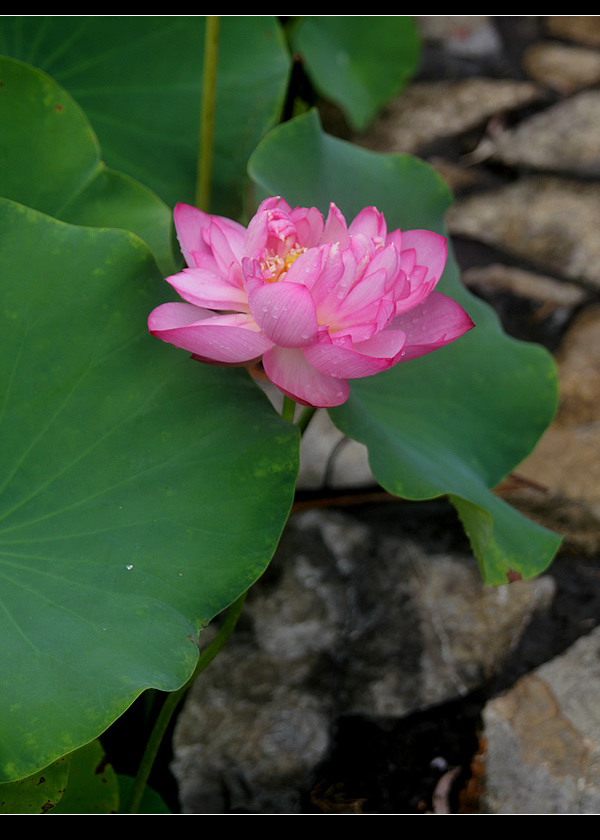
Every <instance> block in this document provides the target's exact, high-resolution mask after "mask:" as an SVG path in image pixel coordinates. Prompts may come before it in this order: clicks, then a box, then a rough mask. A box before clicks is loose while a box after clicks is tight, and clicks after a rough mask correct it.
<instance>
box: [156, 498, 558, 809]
mask: <svg viewBox="0 0 600 840" xmlns="http://www.w3.org/2000/svg"><path fill="white" fill-rule="evenodd" d="M553 594H554V586H553V582H552V580H551V578H546V577H544V578H540V579H538V580H536V581H528V582H524V581H521V582H519V583H516V584H511V585H510V586H503V587H496V588H492V587H485V586H484V585H483V584H482V582H481V578H480V575H479V572H478V569H477V565H476V563H475V562H474V560H473V559H472V558H471V557H470V556H468V555H465V554H463V553H456V552H452V551H448V550H446V551H443V550H437V551H436V550H434V549H433V548H432V547H431V546H430V547H427V546H424V545H422V544H421V543H419V542H416V541H415V540H413V539H408V538H403V537H401V536H397V535H394V534H391V533H387V534H385V535H384V534H382V529H381V528H376V527H369V526H367V525H366V524H365V523H364V522H362V521H361V520H360V519H359V518H356V517H353V516H350V515H347V514H341V513H340V512H338V511H309V512H306V513H302V514H298V515H295V516H294V517H293V518H292V520H291V521H290V523H289V526H288V528H287V529H286V533H285V534H284V538H283V540H282V543H281V546H280V548H279V550H278V552H277V555H276V557H275V559H274V560H273V562H272V564H271V567H270V569H269V571H268V573H267V574H266V575H265V577H264V579H263V580H262V581H260V582H259V583H258V584H257V585H256V586H255V587H254V588H253V589H252V590H251V592H250V593H249V596H248V600H247V602H246V605H245V609H244V616H245V628H242V630H241V632H240V633H236V635H235V636H234V638H233V639H232V640H231V641H230V642H229V644H228V646H227V647H226V648H225V649H224V650H223V651H222V652H221V653H220V654H219V656H218V657H217V659H216V660H215V662H214V663H212V664H211V666H210V668H209V669H208V670H207V671H205V672H204V673H203V674H202V678H201V679H199V680H197V682H196V684H195V685H194V687H193V690H192V693H191V696H190V698H189V699H188V701H187V703H186V707H185V710H184V711H183V712H182V714H181V716H180V718H179V720H178V724H177V730H176V733H175V738H174V749H175V759H174V762H173V772H174V774H175V776H176V777H177V778H178V779H179V785H180V798H181V801H182V806H183V809H184V811H186V812H188V813H210V812H213V813H223V812H229V813H231V812H236V811H237V812H240V811H241V812H246V813H247V812H250V813H298V812H299V809H300V793H301V791H302V789H303V787H304V786H305V785H306V784H307V780H308V779H309V777H310V775H311V772H312V771H313V770H314V769H315V768H316V767H317V765H318V764H319V762H320V761H322V760H324V759H325V757H326V755H327V752H328V748H329V747H330V744H331V742H332V739H333V734H334V731H335V727H336V721H337V720H338V719H340V718H345V717H346V718H347V717H353V716H363V715H364V716H366V717H375V718H384V719H390V720H397V719H399V718H401V717H403V716H406V715H408V714H409V713H412V712H415V711H417V710H420V709H425V708H427V707H428V706H430V705H432V704H437V703H442V702H444V701H446V700H449V699H456V698H458V697H464V696H466V695H467V694H468V693H469V692H470V691H472V690H473V689H475V688H478V687H480V686H481V685H482V684H484V683H485V682H486V681H488V680H489V679H491V678H492V677H493V675H494V674H496V673H498V671H499V669H500V668H501V666H502V663H503V661H504V660H505V659H506V657H507V656H508V655H509V653H510V651H511V650H512V649H513V648H514V646H515V645H516V644H517V643H518V641H519V639H520V637H521V635H522V633H523V632H524V630H525V628H526V627H527V625H528V624H529V622H530V621H531V619H532V616H533V615H534V614H535V613H536V612H537V611H540V610H545V609H547V608H548V606H549V604H550V603H551V602H552V598H553Z"/></svg>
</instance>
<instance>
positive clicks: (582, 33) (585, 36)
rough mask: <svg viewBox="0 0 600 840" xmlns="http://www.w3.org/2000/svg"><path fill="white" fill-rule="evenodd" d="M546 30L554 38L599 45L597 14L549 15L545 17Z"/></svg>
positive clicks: (599, 34)
mask: <svg viewBox="0 0 600 840" xmlns="http://www.w3.org/2000/svg"><path fill="white" fill-rule="evenodd" d="M546 31H547V33H548V34H549V35H552V36H553V37H555V38H563V39H565V40H568V41H575V42H576V43H578V44H585V45H586V46H590V47H600V18H599V17H598V16H597V15H573V16H568V15H565V16H561V15H550V16H549V17H548V18H546Z"/></svg>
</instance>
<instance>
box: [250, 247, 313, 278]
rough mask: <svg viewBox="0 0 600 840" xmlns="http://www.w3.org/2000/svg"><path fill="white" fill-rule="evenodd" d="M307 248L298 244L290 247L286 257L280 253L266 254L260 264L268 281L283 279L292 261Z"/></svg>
mask: <svg viewBox="0 0 600 840" xmlns="http://www.w3.org/2000/svg"><path fill="white" fill-rule="evenodd" d="M306 250H307V249H306V248H302V247H301V246H300V245H297V246H296V247H294V248H290V250H289V251H288V253H287V254H286V255H285V257H280V256H279V255H278V254H268V255H265V257H264V259H263V260H262V261H261V264H260V266H261V268H262V270H263V277H264V279H265V280H266V282H267V283H276V282H277V281H278V280H281V278H282V276H283V275H284V274H285V273H286V272H287V270H288V268H289V267H290V266H291V265H292V263H294V262H296V260H297V259H298V257H299V256H300V254H303V253H304V252H305V251H306Z"/></svg>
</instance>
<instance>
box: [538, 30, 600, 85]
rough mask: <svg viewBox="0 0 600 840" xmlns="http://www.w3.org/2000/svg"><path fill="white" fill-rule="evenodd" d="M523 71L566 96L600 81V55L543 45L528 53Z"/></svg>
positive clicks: (578, 49) (539, 44) (575, 49)
mask: <svg viewBox="0 0 600 840" xmlns="http://www.w3.org/2000/svg"><path fill="white" fill-rule="evenodd" d="M523 69H524V70H525V72H526V73H527V75H528V76H529V77H530V78H531V79H533V80H534V81H536V82H539V83H540V84H543V85H546V86H547V87H549V88H552V89H554V90H556V91H558V92H559V93H561V94H565V95H566V94H569V93H573V92H574V91H576V90H579V89H581V88H584V87H589V86H590V85H595V84H597V83H598V82H599V81H600V55H599V54H598V53H597V52H596V51H595V50H589V49H584V48H582V47H574V46H570V45H566V44H561V43H551V42H546V43H544V42H541V43H538V44H532V45H531V47H529V48H528V49H527V50H526V51H525V53H524V55H523Z"/></svg>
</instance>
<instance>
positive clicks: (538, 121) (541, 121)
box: [494, 54, 600, 177]
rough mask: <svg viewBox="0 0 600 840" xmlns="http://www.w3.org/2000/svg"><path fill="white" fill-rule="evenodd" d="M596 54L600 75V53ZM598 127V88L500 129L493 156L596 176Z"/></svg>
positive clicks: (598, 170)
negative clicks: (512, 125)
mask: <svg viewBox="0 0 600 840" xmlns="http://www.w3.org/2000/svg"><path fill="white" fill-rule="evenodd" d="M596 58H597V59H598V65H599V66H598V74H599V78H600V54H597V55H596ZM599 129H600V92H598V91H596V90H589V91H583V92H582V93H579V94H577V95H576V96H572V97H570V98H568V99H566V100H565V101H563V102H558V103H557V104H556V105H553V106H552V107H550V108H547V109H545V110H544V111H542V112H540V113H539V114H536V115H535V116H533V117H531V118H530V119H527V120H523V121H522V122H520V123H519V124H518V126H517V127H516V128H514V129H512V130H509V131H504V132H502V133H500V134H499V136H498V137H496V140H495V152H494V157H496V158H497V159H498V160H500V161H502V162H503V163H505V164H509V165H511V166H528V167H531V168H534V169H542V170H546V171H550V170H551V171H554V172H569V173H572V174H575V175H578V176H582V175H591V176H594V177H597V176H598V175H600V146H599V144H598V131H599Z"/></svg>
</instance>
